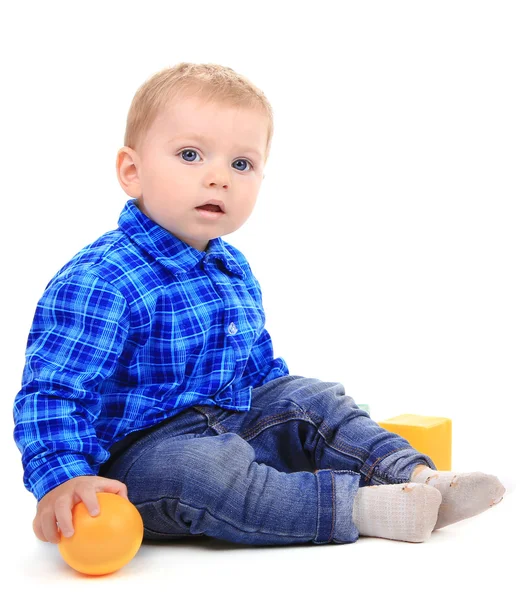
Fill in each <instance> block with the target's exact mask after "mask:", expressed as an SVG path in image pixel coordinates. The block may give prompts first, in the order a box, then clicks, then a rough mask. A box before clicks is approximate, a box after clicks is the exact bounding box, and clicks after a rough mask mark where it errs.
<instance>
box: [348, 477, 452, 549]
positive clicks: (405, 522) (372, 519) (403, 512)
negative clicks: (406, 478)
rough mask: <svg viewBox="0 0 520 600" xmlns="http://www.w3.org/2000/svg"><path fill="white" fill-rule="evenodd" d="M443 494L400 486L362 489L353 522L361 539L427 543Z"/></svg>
mask: <svg viewBox="0 0 520 600" xmlns="http://www.w3.org/2000/svg"><path fill="white" fill-rule="evenodd" d="M441 501H442V495H441V493H440V492H439V491H438V490H436V489H435V488H434V487H431V486H428V485H423V484H416V483H399V484H390V485H372V486H365V487H361V488H359V490H358V492H357V494H356V497H355V498H354V506H353V511H352V520H353V522H354V525H355V526H356V527H357V528H358V530H359V535H366V536H371V537H382V538H387V539H391V540H400V541H403V542H424V541H425V540H427V539H428V538H429V537H430V535H431V532H432V530H433V527H434V525H435V522H436V521H437V513H438V511H439V505H440V503H441Z"/></svg>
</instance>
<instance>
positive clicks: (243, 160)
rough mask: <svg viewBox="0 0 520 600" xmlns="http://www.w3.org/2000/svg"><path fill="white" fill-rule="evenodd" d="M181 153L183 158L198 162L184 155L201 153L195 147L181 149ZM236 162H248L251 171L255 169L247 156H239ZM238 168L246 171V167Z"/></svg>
mask: <svg viewBox="0 0 520 600" xmlns="http://www.w3.org/2000/svg"><path fill="white" fill-rule="evenodd" d="M179 154H181V155H182V158H183V159H184V160H186V161H187V162H197V161H194V160H191V159H190V158H186V157H185V156H184V155H186V154H190V155H193V154H195V155H198V154H199V153H198V152H197V151H196V150H193V148H185V149H184V150H181V151H180V152H179ZM234 162H236V163H237V162H238V163H248V164H249V165H250V168H249V171H252V170H253V164H252V163H251V161H249V160H247V159H246V158H237V160H235V161H234ZM238 170H239V171H242V172H244V171H245V169H238Z"/></svg>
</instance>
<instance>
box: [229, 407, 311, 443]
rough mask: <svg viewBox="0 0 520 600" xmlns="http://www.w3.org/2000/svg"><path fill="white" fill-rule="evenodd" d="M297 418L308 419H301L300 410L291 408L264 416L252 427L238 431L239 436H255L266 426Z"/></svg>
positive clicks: (248, 437)
mask: <svg viewBox="0 0 520 600" xmlns="http://www.w3.org/2000/svg"><path fill="white" fill-rule="evenodd" d="M303 416H305V415H303ZM298 419H300V420H302V421H308V419H302V413H301V412H296V411H292V410H291V411H286V412H284V413H279V414H277V415H273V416H271V417H265V418H264V419H262V420H261V421H259V422H258V423H257V424H256V425H254V426H253V427H250V428H249V429H246V430H244V431H242V432H240V437H242V438H244V439H245V440H250V439H252V438H254V437H256V436H257V435H258V434H260V433H262V431H264V429H267V428H268V427H272V426H273V425H279V424H280V423H284V422H286V421H295V420H298Z"/></svg>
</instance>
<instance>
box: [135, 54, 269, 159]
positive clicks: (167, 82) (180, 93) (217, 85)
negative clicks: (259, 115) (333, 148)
mask: <svg viewBox="0 0 520 600" xmlns="http://www.w3.org/2000/svg"><path fill="white" fill-rule="evenodd" d="M188 95H189V96H192V97H193V96H195V97H197V98H200V99H201V100H206V101H208V102H221V103H223V104H224V105H226V106H231V107H239V108H246V109H255V110H259V111H261V112H263V113H264V114H265V115H266V116H267V118H268V129H267V144H266V152H265V161H266V162H267V157H268V156H269V151H270V148H271V139H272V137H273V110H272V107H271V104H270V103H269V101H268V100H267V98H266V97H265V95H264V93H263V92H262V90H260V89H259V88H257V87H256V86H255V85H254V84H253V83H252V82H251V81H249V79H247V78H246V77H244V76H243V75H239V74H238V73H236V72H235V71H234V70H233V69H231V68H230V67H224V66H222V65H217V64H212V63H210V64H195V63H188V62H181V63H178V64H176V65H174V66H173V67H167V68H165V69H162V70H161V71H159V72H157V73H155V74H154V75H152V76H151V77H150V78H149V79H147V80H146V81H145V82H144V83H143V84H142V85H141V86H140V87H139V89H138V90H137V92H136V93H135V95H134V98H133V100H132V103H131V105H130V109H129V111H128V116H127V121H126V131H125V139H124V145H125V146H128V147H129V148H132V149H134V150H135V149H136V148H137V146H138V145H139V143H140V142H141V140H142V138H143V137H144V135H145V134H146V132H147V130H148V129H149V128H150V126H151V125H152V123H153V122H154V120H155V118H156V117H157V115H158V114H159V113H160V112H161V111H162V110H163V109H164V108H165V107H166V106H168V105H170V104H171V103H172V102H174V101H175V99H177V98H179V97H186V96H188Z"/></svg>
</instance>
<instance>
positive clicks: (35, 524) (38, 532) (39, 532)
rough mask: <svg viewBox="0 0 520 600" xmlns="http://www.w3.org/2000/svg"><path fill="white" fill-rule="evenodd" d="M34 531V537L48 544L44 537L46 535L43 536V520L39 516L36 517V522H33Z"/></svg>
mask: <svg viewBox="0 0 520 600" xmlns="http://www.w3.org/2000/svg"><path fill="white" fill-rule="evenodd" d="M33 531H34V535H35V536H36V537H37V538H38V539H39V540H41V541H42V542H46V541H47V538H46V537H44V535H43V530H42V525H41V518H40V515H39V514H37V515H36V516H35V517H34V520H33Z"/></svg>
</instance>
